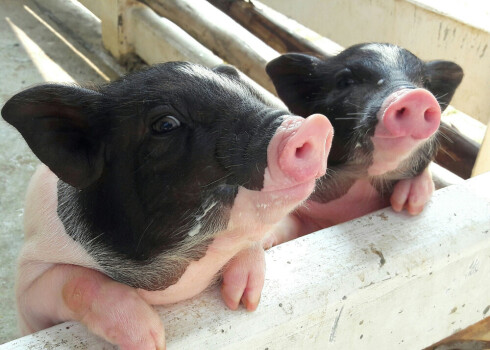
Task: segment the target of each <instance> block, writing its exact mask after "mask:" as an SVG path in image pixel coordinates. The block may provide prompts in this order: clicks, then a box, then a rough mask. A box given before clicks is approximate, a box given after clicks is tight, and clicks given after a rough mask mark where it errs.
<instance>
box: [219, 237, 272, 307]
mask: <svg viewBox="0 0 490 350" xmlns="http://www.w3.org/2000/svg"><path fill="white" fill-rule="evenodd" d="M264 279H265V255H264V249H263V248H262V246H261V245H260V244H257V245H254V246H253V247H251V248H248V249H245V250H242V251H241V252H239V253H238V254H237V255H235V257H234V258H233V259H232V260H231V261H230V262H229V263H228V264H227V265H226V266H225V268H224V270H223V283H222V285H221V295H222V297H223V300H224V302H225V304H226V306H228V307H229V308H230V309H232V310H236V309H237V308H238V305H239V304H240V301H241V302H242V303H243V305H244V306H245V308H246V309H247V310H248V311H255V309H257V306H258V305H259V301H260V295H261V293H262V288H263V287H264Z"/></svg>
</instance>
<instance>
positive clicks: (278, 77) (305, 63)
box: [265, 53, 323, 116]
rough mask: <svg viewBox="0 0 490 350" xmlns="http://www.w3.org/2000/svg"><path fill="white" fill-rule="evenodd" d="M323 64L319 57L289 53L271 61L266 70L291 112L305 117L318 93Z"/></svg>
mask: <svg viewBox="0 0 490 350" xmlns="http://www.w3.org/2000/svg"><path fill="white" fill-rule="evenodd" d="M321 63H323V61H322V60H320V59H319V58H317V57H314V56H310V55H305V54H300V53H287V54H284V55H281V56H279V57H278V58H276V59H274V60H272V61H270V62H269V63H268V64H267V66H266V67H265V70H266V72H267V74H268V75H269V77H270V78H271V79H272V82H273V83H274V86H275V88H276V91H277V94H278V95H279V97H280V98H281V100H283V102H284V103H285V104H286V105H287V106H288V108H289V109H290V110H291V112H293V113H296V114H298V115H302V116H305V115H306V114H308V110H307V105H308V102H309V101H310V100H311V99H312V98H313V97H314V94H313V93H314V92H316V91H318V88H319V86H318V85H319V79H317V78H315V77H317V67H318V66H319V65H320V64H321Z"/></svg>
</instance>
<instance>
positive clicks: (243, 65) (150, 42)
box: [0, 0, 490, 350]
mask: <svg viewBox="0 0 490 350" xmlns="http://www.w3.org/2000/svg"><path fill="white" fill-rule="evenodd" d="M79 2H80V4H81V5H83V6H84V7H86V8H87V9H88V10H89V11H90V12H92V13H93V14H94V15H95V16H97V17H98V18H99V19H100V21H101V26H102V41H103V44H104V46H105V48H106V49H107V50H108V51H109V52H110V53H111V54H112V56H114V57H115V58H116V59H118V60H119V61H120V62H125V64H135V63H136V64H137V63H138V62H139V60H140V59H141V60H143V61H144V62H145V63H147V64H154V63H158V62H164V61H174V60H183V61H191V62H195V63H200V64H203V65H205V66H209V67H213V66H216V65H219V64H222V63H229V64H233V65H235V66H236V67H238V68H239V69H240V70H241V71H242V72H243V73H245V74H246V75H247V76H248V77H249V78H250V79H251V80H252V81H253V82H254V84H256V85H257V87H258V88H259V89H261V90H262V91H263V93H264V94H266V95H267V96H268V97H269V98H270V99H273V100H276V99H277V98H276V97H275V95H274V94H275V90H274V87H273V85H272V83H271V81H270V80H269V78H268V77H267V75H266V74H265V71H264V67H265V65H266V63H267V62H268V61H270V60H272V59H274V58H276V57H277V56H278V55H279V54H280V53H284V52H288V51H297V52H313V53H315V54H319V55H324V56H330V55H333V54H335V53H337V52H339V51H340V50H342V47H341V46H340V45H338V44H336V43H335V42H333V41H331V40H329V39H327V38H325V37H323V36H321V35H319V34H317V33H316V32H314V31H312V30H311V29H309V28H307V27H305V26H303V25H301V24H299V23H298V22H296V21H294V20H292V19H290V18H288V17H286V16H284V15H283V14H281V13H279V12H277V11H275V10H273V9H271V8H269V7H267V6H265V5H264V4H261V3H259V2H256V1H253V2H252V1H250V2H249V1H240V0H236V1H227V0H209V1H204V0H143V1H135V0H103V1H100V0H79ZM272 2H273V1H272ZM305 6H307V5H305ZM487 57H488V55H487ZM487 62H488V61H487ZM462 63H463V64H464V62H462ZM486 89H487V92H490V91H488V85H487V86H486ZM277 103H281V102H280V101H277ZM456 107H458V106H456ZM482 121H483V122H485V123H488V122H489V120H482ZM442 122H443V123H447V125H446V126H447V127H446V128H445V129H446V130H450V131H449V132H450V133H451V135H450V136H451V137H450V138H451V140H452V142H447V143H445V144H443V150H444V151H443V152H439V154H438V156H437V158H436V163H438V164H439V166H438V165H434V166H433V167H432V170H433V173H434V176H435V178H436V180H437V181H439V184H442V185H449V184H451V186H447V187H444V188H442V189H440V190H438V191H436V192H435V193H434V195H433V197H432V199H431V201H430V202H429V203H428V205H427V206H426V208H425V209H424V211H423V212H422V213H421V214H420V215H418V216H415V217H411V216H409V215H407V214H406V213H395V212H394V211H393V210H391V209H390V208H386V209H383V210H380V211H377V212H374V213H372V214H369V215H367V216H364V217H360V218H358V219H355V220H352V221H350V222H346V223H344V224H340V225H337V226H333V227H330V228H327V229H324V230H321V231H318V232H315V233H313V234H309V235H307V236H304V237H302V238H299V239H296V240H294V241H290V242H287V243H285V244H281V245H279V246H276V247H274V248H272V249H270V250H268V251H267V254H266V260H267V272H266V282H265V286H264V290H263V293H262V298H261V301H260V305H259V308H258V309H257V310H256V311H255V312H253V313H249V312H246V311H245V310H238V311H230V310H229V309H227V308H226V307H225V305H224V304H223V302H222V301H221V298H220V297H219V290H218V288H214V289H209V290H207V291H206V292H204V293H203V294H201V295H200V296H199V297H197V298H194V299H191V300H188V301H185V302H181V303H178V304H176V305H172V306H165V307H159V308H157V309H158V311H159V315H160V316H161V317H162V319H163V321H164V324H165V330H166V339H167V347H168V348H169V349H270V350H273V349H322V350H323V349H439V350H442V349H490V318H489V316H490V313H489V309H490V298H489V295H490V282H488V276H490V185H489V184H490V173H488V171H489V170H490V135H489V131H488V128H487V134H486V138H485V140H484V142H483V145H482V146H481V147H480V145H479V144H478V143H477V142H475V141H473V140H472V139H471V138H470V137H468V136H467V135H466V134H465V133H464V132H461V131H459V130H457V129H456V128H455V127H454V126H452V125H450V123H449V122H448V121H447V119H443V121H442ZM446 132H448V131H446ZM441 166H442V167H441ZM444 168H445V169H448V170H450V171H451V172H452V173H453V174H452V173H449V172H448V171H447V170H445V169H444ZM485 171H486V172H487V173H485ZM454 174H456V175H454ZM479 174H481V175H479ZM472 175H473V177H471V176H472ZM475 175H478V176H475ZM29 348H32V349H37V348H39V349H42V348H49V349H72V348H87V349H108V348H111V345H110V344H108V343H106V342H104V341H103V340H101V339H100V338H98V337H96V336H95V335H93V334H90V333H88V332H87V330H86V329H85V327H84V326H82V325H80V324H78V323H76V322H67V323H63V324H60V325H57V326H54V327H52V328H49V329H46V330H43V331H41V332H38V333H36V334H33V335H29V336H26V337H23V338H19V339H17V340H13V341H11V342H9V343H6V344H4V345H0V349H1V350H4V349H29Z"/></svg>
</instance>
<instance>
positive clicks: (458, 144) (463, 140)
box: [435, 120, 480, 179]
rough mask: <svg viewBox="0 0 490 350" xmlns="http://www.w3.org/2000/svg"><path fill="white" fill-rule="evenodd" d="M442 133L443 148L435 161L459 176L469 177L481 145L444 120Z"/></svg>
mask: <svg viewBox="0 0 490 350" xmlns="http://www.w3.org/2000/svg"><path fill="white" fill-rule="evenodd" d="M440 133H441V137H440V138H439V140H440V143H441V148H440V150H439V152H438V153H437V155H436V159H435V162H436V163H438V164H440V165H441V166H443V167H444V168H446V169H448V170H449V171H451V172H453V173H454V174H456V175H458V176H459V177H462V178H463V179H469V178H470V177H471V172H472V170H473V167H474V165H475V160H476V157H477V155H478V151H479V149H480V145H479V144H478V143H477V142H475V141H474V140H472V139H471V138H469V137H468V136H466V135H464V134H463V133H461V132H460V131H459V130H458V129H457V128H455V127H454V126H452V125H451V124H449V123H447V122H445V121H444V120H443V121H441V128H440Z"/></svg>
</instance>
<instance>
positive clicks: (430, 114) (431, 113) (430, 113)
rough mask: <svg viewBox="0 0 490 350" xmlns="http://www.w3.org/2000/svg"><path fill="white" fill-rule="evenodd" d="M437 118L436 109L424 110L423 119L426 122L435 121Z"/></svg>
mask: <svg viewBox="0 0 490 350" xmlns="http://www.w3.org/2000/svg"><path fill="white" fill-rule="evenodd" d="M438 119H439V113H438V111H435V110H433V109H431V108H429V109H427V110H426V111H425V112H424V120H425V121H426V122H427V123H432V122H437V121H438Z"/></svg>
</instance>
